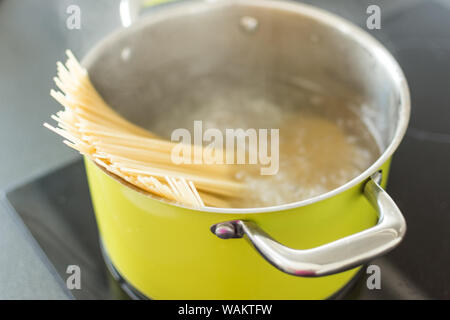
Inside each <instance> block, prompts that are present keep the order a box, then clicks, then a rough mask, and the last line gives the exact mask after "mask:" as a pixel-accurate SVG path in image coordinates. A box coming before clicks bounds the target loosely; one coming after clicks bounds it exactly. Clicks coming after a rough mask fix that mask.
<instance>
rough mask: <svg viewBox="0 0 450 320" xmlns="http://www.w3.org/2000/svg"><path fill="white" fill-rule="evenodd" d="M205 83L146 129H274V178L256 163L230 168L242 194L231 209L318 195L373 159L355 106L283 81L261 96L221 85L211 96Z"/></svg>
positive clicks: (372, 143)
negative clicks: (199, 124)
mask: <svg viewBox="0 0 450 320" xmlns="http://www.w3.org/2000/svg"><path fill="white" fill-rule="evenodd" d="M208 81H210V80H208V79H204V81H199V82H198V83H197V85H196V86H195V87H196V89H195V90H191V91H190V92H189V94H187V95H184V97H183V99H182V100H177V101H171V103H176V108H174V109H172V110H174V111H173V112H171V113H170V114H166V115H165V116H164V121H155V122H154V123H153V124H152V125H151V129H152V131H154V132H156V133H159V134H160V135H162V136H166V137H168V138H170V134H171V132H172V130H174V129H176V128H186V129H188V130H192V129H193V122H194V120H202V121H203V127H204V128H203V129H204V130H206V129H208V128H217V129H220V130H222V131H223V132H224V131H225V129H227V128H229V129H237V128H243V129H244V130H245V129H248V128H254V129H256V130H258V129H262V128H266V129H279V139H280V146H279V150H280V153H279V171H278V173H277V174H275V175H272V176H263V175H261V174H260V167H259V166H257V165H247V166H237V165H236V179H238V180H240V181H243V182H244V183H245V184H246V185H247V186H248V190H249V192H248V194H247V195H246V196H245V197H244V198H243V199H240V200H236V201H235V202H234V203H233V207H265V206H273V205H280V204H285V203H291V202H296V201H300V200H304V199H308V198H311V197H314V196H317V195H320V194H323V193H325V192H328V191H330V190H333V189H335V188H337V187H339V186H341V185H343V184H345V183H346V182H348V181H350V180H351V179H353V178H355V177H356V176H358V175H359V174H360V173H362V172H363V171H364V170H365V169H367V168H368V167H369V166H370V165H371V164H372V163H373V162H374V161H375V160H376V159H377V158H378V157H379V155H380V149H379V147H378V145H377V143H376V140H375V139H374V137H373V135H372V134H371V133H370V132H369V130H368V128H367V127H366V125H365V124H364V122H363V121H362V120H361V119H360V117H359V116H358V115H357V114H356V113H355V112H354V110H352V108H350V107H349V106H350V105H351V103H354V101H353V102H349V101H345V100H342V99H339V98H337V97H327V96H326V95H323V94H319V93H317V92H312V91H311V90H309V91H308V90H293V89H292V87H289V86H286V85H282V84H278V86H277V85H276V84H275V85H271V87H270V91H268V90H266V91H262V90H261V88H258V87H248V86H247V87H245V86H242V85H233V83H223V85H221V86H220V92H217V90H209V86H208V83H210V82H208ZM264 85H265V88H266V89H267V85H266V84H264ZM244 88H245V89H244ZM261 92H266V93H265V94H261ZM181 96H183V95H181ZM158 120H160V119H158ZM269 150H270V148H269Z"/></svg>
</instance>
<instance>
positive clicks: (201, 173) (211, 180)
mask: <svg viewBox="0 0 450 320" xmlns="http://www.w3.org/2000/svg"><path fill="white" fill-rule="evenodd" d="M67 56H68V60H67V62H66V64H65V65H63V64H62V63H61V62H58V63H57V69H58V76H57V77H55V78H54V81H55V84H56V86H57V87H58V88H59V89H60V90H61V91H54V90H51V91H50V95H51V96H52V97H53V98H55V99H56V100H57V101H58V102H59V103H60V104H61V105H62V106H63V107H64V110H62V111H59V112H57V113H56V115H52V119H54V120H55V121H56V122H57V123H58V126H57V127H53V126H51V125H49V124H47V123H44V126H45V127H47V128H49V129H50V130H52V131H54V132H56V133H57V134H59V135H61V136H62V137H64V138H65V140H64V143H65V144H66V145H68V146H69V147H71V148H73V149H75V150H78V151H79V152H80V153H81V154H83V155H85V156H86V157H88V158H89V159H90V160H92V161H94V162H95V163H96V164H97V165H99V166H100V167H102V168H104V169H105V170H107V171H108V172H110V173H112V174H114V175H116V176H117V177H119V178H121V179H123V180H125V181H126V182H128V183H131V184H132V185H134V186H136V187H138V188H140V189H142V190H145V191H147V192H149V193H151V194H153V195H157V196H159V197H162V198H165V199H168V200H172V201H176V202H180V203H182V204H185V205H189V206H194V207H202V206H205V205H207V206H215V207H228V206H229V204H228V201H227V200H228V199H230V198H234V197H239V196H240V195H241V194H242V191H243V189H244V187H243V185H242V184H241V183H239V182H237V181H235V180H234V178H233V177H234V175H233V171H232V170H231V169H230V167H229V166H227V165H214V164H213V165H208V164H200V165H199V164H195V165H189V164H179V165H177V164H174V163H173V161H172V159H171V151H172V149H173V148H174V146H175V145H176V143H173V142H170V141H167V140H163V139H160V138H158V137H157V136H155V135H154V134H152V133H151V132H149V131H147V130H145V129H143V128H140V127H138V126H136V125H134V124H132V123H131V122H129V121H127V120H126V119H124V118H123V117H122V116H120V115H119V114H118V113H117V112H116V111H114V110H113V109H112V108H111V107H110V106H109V105H108V104H107V103H106V102H105V101H104V100H103V98H102V97H101V96H100V94H99V93H98V92H97V90H96V89H95V88H94V86H93V85H92V83H91V81H90V80H89V76H88V73H87V71H86V70H85V69H84V68H82V67H81V65H80V64H79V63H78V61H77V59H76V58H75V57H74V55H73V54H72V53H71V52H70V51H67ZM189 147H192V148H202V147H201V146H189ZM193 154H196V153H195V152H193ZM199 154H207V153H203V152H200V153H199ZM204 163H208V162H206V161H205V162H204ZM197 190H198V191H197Z"/></svg>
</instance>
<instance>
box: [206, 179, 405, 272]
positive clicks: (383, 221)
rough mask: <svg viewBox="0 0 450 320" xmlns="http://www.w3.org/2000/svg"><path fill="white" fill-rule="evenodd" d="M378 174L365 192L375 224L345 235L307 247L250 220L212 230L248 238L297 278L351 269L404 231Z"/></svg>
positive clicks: (394, 241) (397, 240)
mask: <svg viewBox="0 0 450 320" xmlns="http://www.w3.org/2000/svg"><path fill="white" fill-rule="evenodd" d="M380 181H381V173H380V172H377V173H375V174H374V175H372V176H371V178H370V180H369V181H368V182H367V183H366V185H365V186H364V194H365V196H366V197H367V199H368V200H369V201H370V203H371V204H372V205H373V206H374V207H375V208H376V209H377V212H378V223H377V225H376V226H374V227H372V228H370V229H367V230H364V231H361V232H358V233H355V234H353V235H350V236H347V237H345V238H342V239H339V240H336V241H333V242H330V243H327V244H324V245H321V246H319V247H316V248H312V249H306V250H295V249H291V248H288V247H286V246H284V245H282V244H280V243H279V242H277V241H275V240H274V239H272V238H271V237H270V236H269V235H268V234H267V233H265V232H264V231H263V230H262V229H261V228H259V227H258V225H257V224H256V223H254V222H252V221H245V220H235V221H228V222H222V223H218V224H215V225H213V226H212V227H211V231H212V232H213V233H214V234H215V235H216V236H218V237H219V238H222V239H230V238H242V237H243V236H244V235H247V238H248V240H249V241H250V242H251V243H252V244H253V246H254V247H255V248H256V250H257V251H258V252H259V253H260V254H261V255H262V256H263V257H264V258H265V259H266V260H267V261H269V262H270V263H271V264H272V265H274V266H275V267H277V268H278V269H280V270H281V271H283V272H286V273H288V274H291V275H294V276H300V277H320V276H325V275H330V274H334V273H338V272H341V271H345V270H348V269H352V268H354V267H357V266H359V265H361V264H364V263H365V262H367V261H369V260H371V259H374V258H376V257H378V256H380V255H382V254H384V253H386V252H388V251H390V250H392V249H393V248H395V247H396V246H397V245H398V244H399V243H400V242H401V241H402V239H403V237H404V235H405V232H406V222H405V219H404V218H403V215H402V213H401V212H400V210H399V208H398V207H397V205H396V204H395V202H394V201H393V200H392V199H391V197H390V196H389V195H388V194H387V193H386V191H384V190H383V188H381V187H380V185H379V183H380Z"/></svg>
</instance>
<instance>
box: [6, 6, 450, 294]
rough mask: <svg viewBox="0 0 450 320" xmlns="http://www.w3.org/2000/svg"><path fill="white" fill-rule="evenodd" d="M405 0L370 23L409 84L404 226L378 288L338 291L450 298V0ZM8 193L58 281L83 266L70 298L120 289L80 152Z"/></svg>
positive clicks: (399, 177)
mask: <svg viewBox="0 0 450 320" xmlns="http://www.w3.org/2000/svg"><path fill="white" fill-rule="evenodd" d="M329 2H333V3H338V2H334V1H329ZM366 2H367V1H361V2H360V3H366ZM378 2H380V1H378ZM381 2H383V1H381ZM393 2H394V3H395V2H396V1H393ZM399 2H403V3H405V2H404V1H399ZM412 2H414V3H415V5H414V6H404V7H401V6H400V7H399V8H397V10H393V11H391V12H389V13H388V14H384V13H383V20H382V28H381V30H375V31H372V32H371V33H372V34H373V35H374V36H375V37H377V38H378V39H380V40H381V41H382V42H383V43H384V44H385V45H386V46H387V47H388V49H389V50H390V51H391V52H392V53H393V55H394V56H395V57H396V58H397V59H398V61H399V63H400V65H401V66H402V68H403V70H404V71H405V74H406V77H407V79H408V82H409V85H410V89H411V95H412V117H411V123H410V127H409V129H408V132H407V134H406V137H405V139H404V141H403V143H402V144H401V146H400V148H399V149H398V151H397V152H396V154H395V156H394V159H393V162H392V171H391V176H390V179H389V187H388V192H389V193H390V195H391V196H392V197H393V198H394V200H395V201H396V202H397V204H398V206H399V207H400V209H401V210H402V212H403V213H404V215H405V217H406V220H407V223H408V232H407V235H406V238H405V240H404V241H403V242H402V244H401V245H400V246H399V247H398V248H397V249H395V250H394V251H393V252H391V253H389V254H388V255H386V256H385V257H383V258H381V259H378V260H376V261H373V262H372V263H373V264H376V265H378V266H379V267H380V269H381V289H380V290H368V289H367V286H366V279H367V276H368V275H367V274H365V273H362V274H361V276H360V278H359V279H357V281H356V283H355V285H353V286H352V287H351V288H350V289H349V290H347V291H346V292H345V294H344V295H341V296H340V297H341V298H342V297H343V298H348V299H421V298H435V299H450V273H449V270H450V254H449V253H450V232H449V231H448V230H449V226H450V184H449V180H450V19H449V17H450V2H449V1H444V0H442V1H431V0H430V1H412ZM319 3H322V2H321V1H319ZM385 3H392V2H391V1H389V2H386V1H385ZM324 7H325V6H324ZM362 7H363V6H361V8H362ZM366 7H367V5H366ZM343 13H345V11H343ZM361 13H362V14H364V11H361ZM347 18H348V17H347ZM368 76H369V75H368ZM6 199H7V201H8V202H9V203H10V204H11V208H13V209H14V211H15V212H16V213H17V214H18V216H19V217H20V218H21V219H22V220H23V222H24V228H25V227H26V228H27V229H28V230H29V231H30V232H31V234H32V235H33V237H34V238H35V239H36V241H37V243H38V244H39V246H40V248H41V249H42V251H43V252H44V254H45V256H46V257H47V258H48V260H49V261H50V263H51V264H52V265H53V266H54V268H55V269H56V271H57V273H58V274H59V275H60V276H61V278H62V279H63V280H64V282H65V279H66V278H67V276H68V274H67V273H66V268H67V266H68V265H72V264H75V265H79V266H80V268H81V270H82V273H83V276H82V283H81V290H72V294H73V296H74V297H75V298H85V299H91V298H98V299H116V298H124V297H127V295H126V294H124V293H123V291H121V290H120V288H119V286H118V285H117V282H116V281H114V280H112V278H111V276H109V273H108V272H107V271H106V269H105V264H104V262H103V259H102V256H101V251H100V247H99V243H98V234H97V229H96V223H95V219H94V215H93V211H92V207H91V202H90V197H89V191H88V186H87V183H86V178H85V174H84V168H83V164H82V162H81V160H80V161H78V162H75V163H72V164H69V165H67V166H65V167H63V168H60V169H58V170H56V171H54V172H52V173H50V174H48V175H46V176H43V177H41V178H39V179H37V180H34V181H31V182H29V183H27V184H25V185H23V186H21V187H19V188H17V189H15V190H12V191H10V192H8V193H7V195H6ZM64 282H63V283H64Z"/></svg>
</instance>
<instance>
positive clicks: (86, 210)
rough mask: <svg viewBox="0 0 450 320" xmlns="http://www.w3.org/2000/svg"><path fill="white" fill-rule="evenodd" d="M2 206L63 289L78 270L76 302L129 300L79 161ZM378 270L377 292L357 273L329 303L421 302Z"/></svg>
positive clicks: (409, 285) (391, 270) (397, 276)
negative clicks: (108, 257)
mask: <svg viewBox="0 0 450 320" xmlns="http://www.w3.org/2000/svg"><path fill="white" fill-rule="evenodd" d="M7 200H8V201H9V203H10V204H11V205H12V207H13V208H14V210H15V211H16V212H17V213H18V214H19V216H20V218H21V220H22V221H23V223H24V225H25V226H26V227H27V228H28V230H29V231H30V232H31V234H32V236H33V237H34V239H35V240H36V241H37V243H38V245H39V246H40V248H42V250H43V252H44V254H45V256H46V257H47V258H48V260H49V261H50V263H51V264H52V265H53V266H54V268H55V269H56V272H57V274H58V275H59V277H61V278H62V280H63V281H61V283H62V284H63V285H64V284H65V283H66V280H67V278H68V277H69V276H70V274H68V273H67V267H68V266H69V265H77V266H79V268H80V270H81V289H79V290H78V289H73V290H71V293H72V295H73V296H74V297H75V298H77V299H129V298H130V296H131V298H136V297H138V295H136V294H135V293H134V292H130V290H129V288H128V287H127V286H126V284H125V287H124V286H123V285H124V283H123V282H121V281H116V279H115V278H114V277H113V276H112V275H111V273H110V272H109V269H108V268H107V266H106V265H105V262H104V259H103V257H102V252H101V248H100V244H99V238H98V232H97V226H96V221H95V217H94V212H93V208H92V205H91V199H90V195H89V189H88V185H87V181H86V177H85V171H84V164H83V161H82V160H79V161H76V162H74V163H71V164H69V165H67V166H65V167H63V168H60V169H58V170H56V171H54V172H52V173H51V174H49V175H46V176H44V177H41V178H39V179H37V180H35V181H33V182H31V183H28V184H26V185H24V186H22V187H19V188H17V189H15V190H13V191H11V192H9V193H8V194H7ZM372 264H376V265H378V266H379V267H380V269H381V290H369V289H368V288H367V286H366V281H367V278H368V276H369V275H368V274H367V273H366V272H365V270H363V271H362V272H360V274H359V275H358V276H357V277H356V278H355V279H354V280H353V281H352V282H351V283H350V284H349V285H348V286H347V287H345V288H343V290H341V291H340V292H337V293H336V295H334V296H333V297H332V298H339V299H403V298H421V297H424V296H425V292H423V291H422V288H421V287H420V285H419V284H417V285H416V284H414V286H413V282H411V281H410V280H407V279H406V278H403V272H402V271H401V270H398V269H397V267H396V266H395V264H393V261H392V259H391V257H390V256H387V257H385V258H381V259H378V260H376V261H373V262H372Z"/></svg>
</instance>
